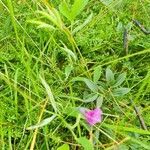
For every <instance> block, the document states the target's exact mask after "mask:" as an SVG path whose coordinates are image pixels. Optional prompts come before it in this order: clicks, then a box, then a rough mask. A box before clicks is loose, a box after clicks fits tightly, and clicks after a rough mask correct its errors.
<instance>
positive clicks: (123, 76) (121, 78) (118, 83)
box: [113, 73, 126, 87]
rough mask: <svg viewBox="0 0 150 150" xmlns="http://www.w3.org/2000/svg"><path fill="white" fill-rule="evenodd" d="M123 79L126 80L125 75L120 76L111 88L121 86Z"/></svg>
mask: <svg viewBox="0 0 150 150" xmlns="http://www.w3.org/2000/svg"><path fill="white" fill-rule="evenodd" d="M125 79H126V73H122V74H120V75H119V76H118V78H117V79H116V83H115V84H114V85H113V87H117V86H119V85H121V84H122V83H123V81H124V80H125Z"/></svg>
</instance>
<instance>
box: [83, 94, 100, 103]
mask: <svg viewBox="0 0 150 150" xmlns="http://www.w3.org/2000/svg"><path fill="white" fill-rule="evenodd" d="M97 97H98V94H95V93H92V94H88V95H86V96H85V97H84V101H83V102H85V103H88V102H93V101H95V100H96V99H97Z"/></svg>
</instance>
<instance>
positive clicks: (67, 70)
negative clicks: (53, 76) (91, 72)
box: [65, 65, 73, 80]
mask: <svg viewBox="0 0 150 150" xmlns="http://www.w3.org/2000/svg"><path fill="white" fill-rule="evenodd" d="M72 70H73V66H72V65H68V66H66V67H65V75H66V78H65V80H67V79H68V77H69V75H70V73H71V71H72Z"/></svg>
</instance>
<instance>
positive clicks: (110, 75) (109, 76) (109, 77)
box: [106, 68, 114, 84]
mask: <svg viewBox="0 0 150 150" xmlns="http://www.w3.org/2000/svg"><path fill="white" fill-rule="evenodd" d="M106 81H107V82H108V84H112V83H113V82H114V73H113V72H112V71H111V70H110V69H109V68H107V69H106Z"/></svg>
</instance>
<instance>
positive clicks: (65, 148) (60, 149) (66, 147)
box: [57, 144, 70, 150]
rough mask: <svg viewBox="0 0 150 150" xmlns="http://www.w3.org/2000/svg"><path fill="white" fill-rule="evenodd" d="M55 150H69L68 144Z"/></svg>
mask: <svg viewBox="0 0 150 150" xmlns="http://www.w3.org/2000/svg"><path fill="white" fill-rule="evenodd" d="M57 150H70V148H69V145H68V144H63V145H62V146H60V147H58V148H57Z"/></svg>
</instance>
